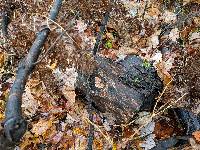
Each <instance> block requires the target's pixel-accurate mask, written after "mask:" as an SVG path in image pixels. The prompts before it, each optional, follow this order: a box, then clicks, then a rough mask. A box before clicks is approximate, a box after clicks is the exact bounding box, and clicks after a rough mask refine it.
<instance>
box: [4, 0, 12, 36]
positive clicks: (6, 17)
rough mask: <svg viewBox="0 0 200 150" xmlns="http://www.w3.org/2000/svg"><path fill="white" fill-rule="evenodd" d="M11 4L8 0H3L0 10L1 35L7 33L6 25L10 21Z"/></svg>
mask: <svg viewBox="0 0 200 150" xmlns="http://www.w3.org/2000/svg"><path fill="white" fill-rule="evenodd" d="M12 6H13V5H12V4H11V2H10V1H9V0H4V1H3V10H2V33H3V36H5V37H6V36H7V35H8V25H9V23H10V22H11V15H12V10H14V8H12Z"/></svg>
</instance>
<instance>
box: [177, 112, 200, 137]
mask: <svg viewBox="0 0 200 150" xmlns="http://www.w3.org/2000/svg"><path fill="white" fill-rule="evenodd" d="M174 111H175V113H176V115H177V116H178V119H179V121H180V123H181V124H182V127H183V128H184V129H185V135H192V133H193V132H194V131H197V130H200V117H199V116H197V115H195V114H193V113H192V112H190V111H189V110H186V109H182V108H176V109H174Z"/></svg>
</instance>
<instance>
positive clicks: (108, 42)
mask: <svg viewBox="0 0 200 150" xmlns="http://www.w3.org/2000/svg"><path fill="white" fill-rule="evenodd" d="M105 47H106V48H108V49H110V48H112V41H111V40H107V41H106V43H105Z"/></svg>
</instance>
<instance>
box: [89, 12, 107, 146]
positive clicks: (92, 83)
mask: <svg viewBox="0 0 200 150" xmlns="http://www.w3.org/2000/svg"><path fill="white" fill-rule="evenodd" d="M109 15H110V10H108V11H107V12H106V13H105V16H104V18H103V21H102V23H101V26H100V31H99V33H98V35H97V39H96V43H95V46H94V48H93V50H92V53H93V56H94V57H95V56H96V54H97V52H98V51H99V45H100V44H101V41H102V36H103V34H104V32H105V29H106V25H107V23H108V19H109ZM88 80H89V84H90V88H89V89H88V90H92V89H94V88H95V72H94V73H93V75H91V76H90V77H89V79H88ZM89 93H90V91H88V92H87V95H86V99H87V100H88V102H89V108H88V113H89V120H90V121H91V122H93V111H92V100H91V98H90V96H89ZM93 140H94V126H93V125H92V124H90V126H89V136H88V145H87V150H92V149H93V148H92V145H93Z"/></svg>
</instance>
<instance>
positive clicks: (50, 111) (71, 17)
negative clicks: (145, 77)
mask: <svg viewBox="0 0 200 150" xmlns="http://www.w3.org/2000/svg"><path fill="white" fill-rule="evenodd" d="M51 4H52V1H50V0H43V1H39V0H35V1H31V0H25V1H21V2H20V1H17V2H16V5H17V6H16V7H17V9H15V11H14V15H13V17H12V21H11V23H10V24H9V32H8V33H9V37H7V38H5V37H3V34H1V39H0V78H1V79H0V89H1V90H0V120H3V119H4V117H5V116H4V111H5V104H6V99H7V97H8V94H9V91H10V88H11V86H12V84H13V82H14V80H15V74H16V69H17V66H18V63H19V61H20V60H21V59H22V58H23V57H24V56H26V54H27V53H28V51H29V49H30V46H31V45H32V43H33V41H34V39H35V36H36V34H37V33H38V32H39V30H40V29H41V28H42V26H43V25H46V24H47V23H48V25H49V27H50V29H51V33H50V36H49V37H48V39H47V41H46V43H45V46H44V47H43V49H42V54H41V56H40V58H39V62H38V64H37V66H36V68H35V70H34V72H33V73H32V74H31V76H30V78H29V80H28V82H27V84H26V88H25V91H24V95H23V99H22V107H23V112H24V116H25V118H26V119H27V120H28V122H29V123H28V131H27V132H26V133H25V135H24V137H23V139H22V141H21V142H20V144H19V145H18V146H17V147H18V148H20V149H22V150H26V149H31V150H32V149H33V150H34V149H35V150H37V149H52V150H53V149H70V150H73V149H76V150H85V149H87V141H88V134H89V125H90V124H92V125H93V126H94V142H93V149H94V150H103V149H105V150H107V149H113V150H118V149H138V150H140V149H145V150H148V149H153V148H157V149H159V146H160V145H161V144H160V142H159V141H165V140H166V141H167V142H169V141H168V139H170V138H172V137H181V136H185V135H186V134H185V129H184V126H180V122H179V119H177V118H176V116H175V115H174V114H173V113H172V112H171V111H170V109H171V108H184V109H185V110H187V111H189V112H190V113H192V114H194V115H195V116H198V115H200V100H199V98H200V94H199V93H200V1H199V0H183V1H179V0H174V1H172V0H164V1H161V0H146V1H138V0H134V1H129V0H117V1H115V2H109V1H107V0H102V1H86V0H67V1H64V2H63V5H62V8H61V10H60V13H59V16H58V17H57V21H56V22H51V21H50V20H48V18H47V16H48V15H47V14H48V12H49V9H50V6H51ZM110 6H111V10H110V18H109V21H108V25H107V27H106V32H105V33H104V35H103V40H102V43H101V45H100V52H99V53H100V54H99V55H101V56H103V57H106V58H109V59H111V60H113V61H118V60H121V59H124V58H125V57H126V56H127V55H131V54H134V55H138V56H140V57H141V58H143V59H144V60H147V61H149V62H152V63H153V65H154V67H155V68H156V70H157V73H158V75H159V77H160V78H161V80H162V82H163V85H164V90H163V91H162V92H161V93H160V95H159V96H158V98H157V99H156V101H157V102H156V106H157V107H156V106H155V107H154V109H153V111H151V112H147V111H141V112H139V113H138V114H137V118H136V119H135V120H134V121H132V122H130V123H126V124H122V125H117V124H116V122H115V119H114V118H112V117H109V114H105V113H101V112H99V111H98V110H97V111H95V112H93V113H94V116H93V122H91V121H90V120H89V114H88V111H87V105H86V104H84V103H82V101H79V100H77V99H75V97H76V94H75V90H74V83H75V82H76V77H77V70H76V68H81V69H82V70H85V71H88V70H90V66H91V65H90V64H91V63H92V62H91V61H90V58H91V50H92V49H93V47H94V44H95V40H96V35H97V33H98V31H99V26H100V25H101V21H102V19H103V16H104V13H105V12H106V11H108V9H109V7H110ZM63 32H64V34H63ZM61 34H62V36H61ZM50 47H53V48H51V49H50ZM197 124H198V123H197ZM199 124H200V122H199ZM198 127H199V128H197V129H196V130H193V131H192V133H191V134H190V138H189V139H188V142H186V143H185V144H180V145H175V144H174V145H173V144H172V142H171V143H170V142H169V143H168V146H169V145H170V144H172V146H171V147H170V146H169V147H168V148H172V149H176V148H175V147H177V149H178V148H180V147H181V149H185V150H186V149H188V150H189V149H200V145H199V143H200V125H199V126H198ZM173 140H174V139H173ZM167 142H166V143H167ZM159 144H160V145H159Z"/></svg>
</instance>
